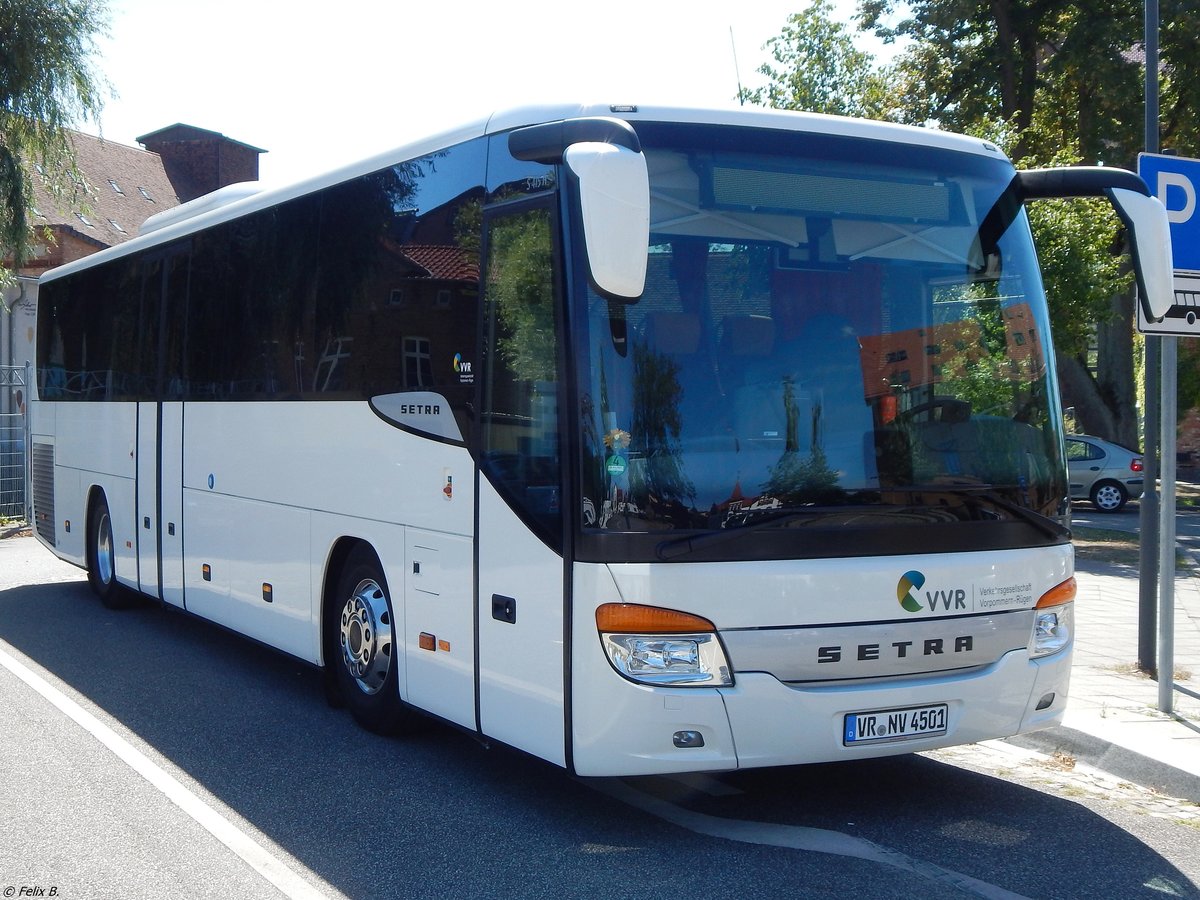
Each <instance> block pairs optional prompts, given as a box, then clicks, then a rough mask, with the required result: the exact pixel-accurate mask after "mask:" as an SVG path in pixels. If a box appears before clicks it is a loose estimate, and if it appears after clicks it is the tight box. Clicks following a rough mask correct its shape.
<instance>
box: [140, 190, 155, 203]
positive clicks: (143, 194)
mask: <svg viewBox="0 0 1200 900" xmlns="http://www.w3.org/2000/svg"><path fill="white" fill-rule="evenodd" d="M138 193H140V194H141V195H142V196H143V197H144V198H145V199H147V200H149V201H150V202H151V203H153V202H154V198H153V197H151V196H150V192H149V191H148V190H146V189H145V188H144V187H139V188H138Z"/></svg>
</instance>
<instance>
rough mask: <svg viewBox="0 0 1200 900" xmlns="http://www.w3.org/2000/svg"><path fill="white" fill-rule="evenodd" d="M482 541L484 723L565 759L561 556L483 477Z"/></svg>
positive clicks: (507, 738) (525, 746)
mask: <svg viewBox="0 0 1200 900" xmlns="http://www.w3.org/2000/svg"><path fill="white" fill-rule="evenodd" d="M478 544H479V589H478V592H479V608H478V616H479V719H480V727H481V729H482V731H483V733H484V734H486V735H488V736H490V737H494V738H496V739H498V740H501V741H503V742H504V743H506V744H511V745H512V746H514V747H517V748H518V749H521V750H525V751H527V752H529V753H533V754H535V755H537V756H540V757H541V758H542V759H546V760H549V761H550V762H554V763H557V764H558V765H560V766H562V765H566V750H565V746H564V738H565V725H564V721H563V715H564V714H563V696H564V694H563V637H564V635H563V560H562V557H561V556H559V555H558V554H557V553H555V552H554V551H553V550H551V549H550V548H549V547H547V546H546V545H545V544H543V543H542V542H541V541H540V540H539V539H538V538H537V537H535V536H534V535H533V533H532V532H530V530H529V528H528V527H527V526H526V525H525V524H524V523H523V522H522V521H521V520H520V519H519V518H518V517H517V515H516V513H514V512H513V511H512V509H511V507H509V505H508V504H507V503H505V502H504V500H503V499H502V498H501V497H500V496H499V494H497V493H496V490H495V488H493V487H492V486H491V485H490V484H489V483H488V482H487V481H486V480H484V479H482V478H481V479H480V482H479V540H478Z"/></svg>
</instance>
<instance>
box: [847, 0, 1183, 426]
mask: <svg viewBox="0 0 1200 900" xmlns="http://www.w3.org/2000/svg"><path fill="white" fill-rule="evenodd" d="M859 11H860V16H861V19H860V22H861V25H862V27H864V28H869V29H873V30H874V31H875V33H876V34H877V35H879V36H882V37H884V38H885V39H896V38H903V39H906V40H907V41H908V42H909V43H908V49H907V50H906V51H905V53H904V54H903V55H902V56H901V57H900V58H899V59H898V60H897V62H896V64H895V84H896V86H897V87H896V94H895V96H894V98H893V100H892V108H893V110H895V112H894V113H893V115H894V117H896V118H899V119H901V120H903V121H908V122H912V123H917V124H923V123H927V122H936V123H938V124H940V125H943V126H945V127H947V128H950V129H953V130H956V131H966V132H972V133H977V134H985V135H988V136H989V137H992V138H993V139H995V140H998V141H999V142H1000V143H1002V144H1004V146H1005V147H1006V149H1007V150H1008V152H1009V154H1010V155H1011V156H1012V157H1013V158H1014V159H1016V160H1018V161H1020V163H1021V164H1022V165H1025V166H1033V165H1052V164H1053V165H1062V164H1068V163H1085V164H1097V163H1103V164H1108V165H1118V166H1123V167H1127V168H1132V167H1134V165H1135V163H1136V156H1137V152H1138V150H1139V149H1141V145H1142V140H1143V138H1142V133H1143V124H1142V122H1143V104H1142V91H1143V84H1144V74H1145V63H1144V58H1143V56H1142V54H1141V49H1140V48H1141V41H1142V21H1143V19H1142V12H1143V3H1142V0H1093V2H1090V3H1087V4H1080V3H1075V2H1072V0H860V5H859ZM1160 13H1161V18H1162V23H1163V27H1162V30H1161V34H1160V47H1161V55H1162V66H1161V68H1160V84H1161V109H1162V116H1161V126H1162V132H1161V133H1162V141H1163V144H1164V146H1173V147H1175V148H1176V149H1178V150H1179V151H1180V152H1182V153H1186V154H1188V155H1194V154H1195V152H1196V149H1197V147H1198V146H1200V140H1198V138H1200V117H1198V116H1197V115H1196V112H1197V110H1200V79H1198V78H1197V77H1196V75H1197V72H1196V69H1197V62H1196V57H1195V50H1194V46H1195V35H1196V33H1197V30H1198V29H1200V9H1198V8H1197V4H1196V3H1194V2H1192V0H1163V2H1162V4H1161V8H1160ZM1006 137H1007V139H1005V138H1006ZM1102 209H1103V208H1102V207H1101V206H1096V205H1088V204H1080V203H1078V202H1076V203H1071V204H1066V203H1053V204H1047V203H1044V202H1043V203H1039V204H1033V205H1031V207H1030V219H1031V223H1032V225H1033V228H1034V233H1035V237H1036V238H1037V239H1038V245H1039V252H1040V253H1041V256H1042V262H1043V267H1044V270H1045V274H1046V284H1047V293H1048V296H1049V299H1050V304H1051V315H1052V319H1053V322H1054V327H1055V332H1056V345H1057V348H1058V351H1059V352H1058V360H1059V365H1058V369H1059V377H1060V385H1061V387H1062V392H1063V395H1064V399H1065V400H1066V402H1067V404H1068V405H1072V406H1074V407H1075V408H1076V413H1077V415H1078V417H1079V419H1080V424H1081V425H1082V426H1083V427H1085V428H1087V429H1088V430H1089V431H1093V432H1094V433H1098V434H1101V435H1104V436H1107V437H1110V438H1113V439H1115V440H1117V441H1118V442H1119V443H1124V444H1130V445H1136V443H1137V422H1136V413H1135V407H1134V397H1135V385H1134V378H1133V372H1134V366H1133V346H1134V337H1133V329H1132V309H1133V299H1132V296H1131V294H1130V292H1129V291H1130V289H1129V287H1128V285H1129V284H1130V282H1131V280H1130V279H1129V277H1128V273H1125V272H1120V271H1117V269H1116V266H1117V265H1119V264H1114V262H1113V251H1114V248H1115V247H1119V245H1120V241H1119V229H1118V227H1117V224H1116V221H1115V219H1114V218H1113V217H1112V215H1111V214H1110V213H1109V212H1107V211H1102ZM1093 335H1094V340H1095V342H1096V345H1097V353H1096V373H1095V374H1093V372H1092V368H1091V366H1090V363H1091V360H1090V358H1089V356H1088V353H1089V351H1088V348H1087V339H1088V338H1089V337H1092V336H1093Z"/></svg>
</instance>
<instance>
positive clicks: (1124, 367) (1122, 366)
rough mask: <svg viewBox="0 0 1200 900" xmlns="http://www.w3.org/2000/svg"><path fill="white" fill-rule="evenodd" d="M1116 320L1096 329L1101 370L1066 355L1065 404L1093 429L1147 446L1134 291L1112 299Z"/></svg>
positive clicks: (1061, 363) (1062, 360)
mask: <svg viewBox="0 0 1200 900" xmlns="http://www.w3.org/2000/svg"><path fill="white" fill-rule="evenodd" d="M1112 307H1113V319H1112V320H1111V321H1109V322H1106V323H1104V324H1101V325H1098V326H1097V328H1096V363H1097V365H1096V369H1097V372H1098V374H1097V375H1096V376H1093V375H1092V373H1091V372H1089V371H1088V368H1087V365H1086V362H1085V360H1083V359H1080V358H1077V357H1073V356H1068V355H1066V354H1060V355H1059V356H1058V366H1057V370H1058V382H1059V391H1060V392H1061V393H1062V399H1063V406H1064V408H1065V407H1074V408H1075V421H1076V423H1077V424H1078V426H1079V428H1080V429H1081V430H1082V431H1084V432H1086V433H1087V434H1093V435H1095V436H1096V437H1099V438H1104V439H1105V440H1109V441H1113V442H1114V443H1117V444H1121V445H1123V446H1125V447H1139V446H1141V444H1140V441H1139V440H1138V416H1137V406H1136V399H1135V398H1136V392H1135V385H1134V377H1133V304H1132V302H1131V300H1130V298H1129V296H1128V295H1119V296H1116V297H1113V298H1112Z"/></svg>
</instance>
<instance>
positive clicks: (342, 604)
mask: <svg viewBox="0 0 1200 900" xmlns="http://www.w3.org/2000/svg"><path fill="white" fill-rule="evenodd" d="M399 642H400V636H399V634H398V633H397V629H396V627H395V616H394V614H393V612H392V601H391V597H390V596H389V594H388V587H387V581H386V579H385V578H384V576H383V570H382V567H381V566H380V565H379V560H378V559H377V558H376V556H375V554H374V552H372V551H371V549H370V548H369V547H367V546H365V545H360V546H358V547H356V548H355V549H354V550H352V551H351V553H350V555H349V557H347V559H346V562H345V565H343V566H342V571H341V574H340V576H339V577H338V581H337V592H336V594H335V595H334V602H333V603H331V604H330V605H329V607H328V611H327V613H326V622H325V647H326V656H325V661H326V665H327V666H330V667H331V668H332V670H333V681H334V683H335V684H336V685H337V689H338V693H339V694H340V695H341V698H342V700H343V701H344V702H345V704H346V706H348V707H349V708H350V712H351V713H352V714H353V715H354V718H355V719H356V720H357V721H358V723H359V724H360V725H362V726H363V727H364V728H366V729H367V730H368V731H373V732H375V733H376V734H398V733H400V732H401V731H404V730H406V727H407V726H408V725H409V722H410V719H411V718H412V712H411V710H409V709H408V708H407V706H406V704H404V703H403V701H401V699H400V689H399V673H398V667H399V664H400V662H399V659H398V658H397V654H398V649H399Z"/></svg>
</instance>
